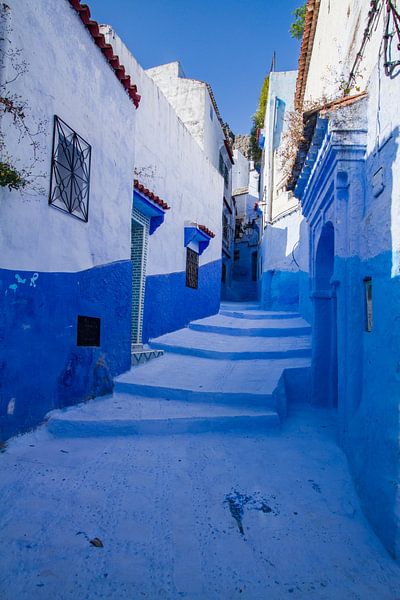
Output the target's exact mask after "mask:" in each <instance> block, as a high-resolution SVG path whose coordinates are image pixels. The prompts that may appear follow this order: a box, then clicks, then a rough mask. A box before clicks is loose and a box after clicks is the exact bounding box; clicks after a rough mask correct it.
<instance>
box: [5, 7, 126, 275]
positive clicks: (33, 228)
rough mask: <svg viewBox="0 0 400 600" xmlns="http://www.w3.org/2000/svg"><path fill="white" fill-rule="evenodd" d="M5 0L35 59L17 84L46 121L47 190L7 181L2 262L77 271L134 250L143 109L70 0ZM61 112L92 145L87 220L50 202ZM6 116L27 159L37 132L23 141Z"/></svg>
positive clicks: (33, 121) (30, 114)
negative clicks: (17, 187) (138, 126)
mask: <svg viewBox="0 0 400 600" xmlns="http://www.w3.org/2000/svg"><path fill="white" fill-rule="evenodd" d="M7 4H9V5H10V7H11V10H10V13H11V29H12V31H11V33H10V36H9V37H10V41H11V42H12V46H13V47H14V48H15V49H19V50H20V51H21V55H20V60H26V62H27V72H26V73H24V74H23V75H21V76H20V77H18V78H17V79H16V80H15V82H14V83H13V84H12V90H13V92H14V93H16V94H19V95H21V97H22V98H23V99H26V100H27V106H28V108H27V110H26V123H27V124H28V125H29V127H30V128H31V130H32V131H35V129H36V126H37V122H38V120H40V119H42V120H44V121H45V122H46V126H45V133H44V135H43V136H41V137H40V138H38V139H40V145H41V150H40V152H39V156H40V159H41V162H39V163H38V164H37V166H36V171H35V172H36V173H37V174H40V175H43V177H40V178H39V179H38V180H37V184H38V185H40V186H42V187H43V188H44V193H43V194H42V193H37V192H32V190H26V191H24V190H23V191H22V192H16V191H14V192H10V191H9V190H8V189H4V188H1V189H0V267H3V268H6V269H16V270H18V269H26V270H31V271H55V272H60V271H79V270H83V269H88V268H91V267H93V266H96V265H102V264H105V263H108V262H113V261H117V260H125V259H129V258H130V220H129V214H130V209H131V204H132V172H133V165H134V148H135V118H136V115H137V111H136V110H135V107H134V105H133V103H132V102H131V100H130V98H129V96H128V95H127V94H126V92H125V90H124V88H123V86H122V85H121V83H120V82H119V81H118V79H117V78H116V77H115V73H114V72H113V70H112V69H111V67H110V65H109V64H108V62H107V61H106V60H105V58H104V56H103V55H102V53H101V51H100V49H99V48H97V46H96V45H95V44H94V43H93V38H92V37H91V35H90V34H89V32H88V31H87V29H86V28H85V27H84V25H83V24H82V22H81V20H80V18H79V16H78V14H77V13H76V11H75V10H73V9H72V7H71V6H70V4H69V2H66V0H62V1H60V2H53V1H52V0H41V1H40V2H27V1H26V0H10V2H7ZM8 70H9V75H10V76H11V75H12V74H13V71H12V70H11V66H10V65H8ZM44 74H45V75H44ZM38 82H40V85H38ZM55 114H57V115H58V116H59V117H61V118H62V119H63V120H64V121H65V122H66V123H67V124H68V125H69V126H70V127H72V128H73V129H74V130H75V131H76V132H77V133H78V134H79V135H80V136H82V137H83V138H84V139H85V140H87V142H89V143H90V144H91V146H92V160H91V177H90V199H89V221H88V223H83V222H81V221H78V220H77V219H74V218H72V217H71V216H70V215H68V214H64V213H62V212H60V211H58V210H55V209H54V208H52V207H49V206H48V193H49V187H50V167H51V152H52V135H53V117H54V115H55ZM1 124H2V131H3V132H4V134H5V135H6V140H7V148H8V150H9V152H10V154H11V155H12V156H14V157H16V158H18V160H19V161H20V162H19V163H18V164H20V165H21V166H27V165H29V164H30V163H31V160H32V155H31V149H30V143H29V140H25V141H23V142H21V143H19V140H18V135H17V133H18V132H17V131H16V128H15V127H13V126H12V125H10V122H9V119H8V118H7V116H3V117H2V123H1ZM127 131H129V132H130V133H129V135H127ZM116 232H117V234H116Z"/></svg>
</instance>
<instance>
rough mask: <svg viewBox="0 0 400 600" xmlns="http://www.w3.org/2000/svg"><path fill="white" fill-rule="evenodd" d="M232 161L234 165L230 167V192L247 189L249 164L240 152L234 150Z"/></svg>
mask: <svg viewBox="0 0 400 600" xmlns="http://www.w3.org/2000/svg"><path fill="white" fill-rule="evenodd" d="M233 159H234V161H235V164H234V165H233V167H232V191H233V193H234V192H235V190H238V189H242V188H247V187H248V185H249V172H250V163H249V161H248V160H247V158H246V157H245V156H243V154H242V153H241V152H240V150H237V149H236V150H234V152H233Z"/></svg>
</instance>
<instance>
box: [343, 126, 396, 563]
mask: <svg viewBox="0 0 400 600" xmlns="http://www.w3.org/2000/svg"><path fill="white" fill-rule="evenodd" d="M398 136H399V129H398V128H396V129H394V130H393V131H392V132H391V134H390V135H389V136H388V137H387V138H386V139H385V140H383V141H382V143H381V144H380V145H379V146H378V147H376V148H374V150H373V151H372V152H371V153H370V154H369V156H368V157H367V160H366V184H367V188H366V194H365V205H364V206H363V219H362V222H361V223H360V222H359V220H356V219H351V215H350V219H349V220H348V227H349V232H348V240H349V243H352V240H357V239H358V240H360V255H361V256H350V257H349V258H346V259H343V258H340V257H337V256H336V258H335V271H336V272H337V273H339V277H338V279H340V284H339V286H338V298H337V307H338V315H337V326H338V334H339V338H338V342H339V346H338V353H339V422H340V426H341V438H342V441H343V444H344V446H345V449H346V452H347V455H348V457H349V462H350V466H351V470H352V473H353V476H354V480H355V483H356V486H357V488H358V491H359V493H360V497H361V500H362V503H363V506H364V509H365V512H366V514H367V516H368V518H369V520H370V522H371V523H372V525H373V527H374V529H375V531H376V532H377V533H378V535H379V536H380V538H381V539H382V541H383V542H384V544H385V546H386V547H387V548H388V549H389V551H390V552H391V553H392V555H393V556H395V557H396V558H399V556H398V552H399V548H400V535H399V534H400V529H399V519H400V514H399V493H398V490H399V483H400V481H399V470H400V465H399V402H400V376H399V370H400V367H399V365H400V363H399V347H400V269H399V265H398V264H396V260H398V253H397V252H396V251H394V250H393V241H395V242H397V244H398V243H399V239H398V238H397V239H396V240H393V239H392V234H393V232H394V231H397V235H398V233H399V225H398V223H396V222H392V214H394V211H393V200H395V201H396V199H397V196H398V191H396V193H394V190H393V169H394V168H396V170H398V166H397V165H396V167H395V162H396V161H397V164H398V146H399V142H398ZM351 185H352V182H351V180H350V186H351ZM352 201H353V202H354V201H355V199H354V198H352ZM396 208H397V209H398V207H396ZM350 254H352V253H351V252H350ZM367 282H369V285H371V289H372V305H371V304H370V306H369V308H370V309H371V308H372V328H371V331H368V314H367V312H368V304H369V302H367V299H366V283H367ZM370 316H371V314H370Z"/></svg>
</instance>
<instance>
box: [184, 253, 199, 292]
mask: <svg viewBox="0 0 400 600" xmlns="http://www.w3.org/2000/svg"><path fill="white" fill-rule="evenodd" d="M186 287H190V288H192V289H194V290H197V289H198V287H199V255H198V254H197V252H195V251H194V250H192V249H191V248H186Z"/></svg>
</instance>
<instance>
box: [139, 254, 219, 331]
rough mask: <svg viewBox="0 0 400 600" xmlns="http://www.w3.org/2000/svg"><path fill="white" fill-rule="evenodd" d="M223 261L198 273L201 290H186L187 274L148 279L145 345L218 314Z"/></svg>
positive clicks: (173, 274) (145, 306) (187, 288)
mask: <svg viewBox="0 0 400 600" xmlns="http://www.w3.org/2000/svg"><path fill="white" fill-rule="evenodd" d="M221 265H222V263H221V261H220V260H218V261H214V262H211V263H208V264H206V265H204V266H202V267H200V269H199V288H198V289H197V290H194V289H192V288H189V287H186V273H185V272H184V271H182V272H179V273H170V274H168V275H151V276H148V277H146V292H145V302H144V315H143V342H147V341H148V340H149V339H150V338H156V337H158V336H160V335H162V334H164V333H168V332H169V331H174V330H176V329H181V328H182V327H185V326H186V325H187V324H188V323H189V322H190V321H193V320H195V319H201V318H202V317H207V316H209V315H213V314H215V313H217V312H218V311H219V304H220V294H221Z"/></svg>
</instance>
